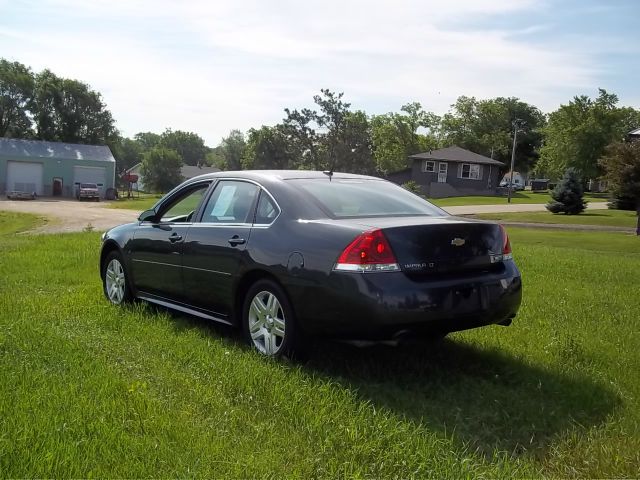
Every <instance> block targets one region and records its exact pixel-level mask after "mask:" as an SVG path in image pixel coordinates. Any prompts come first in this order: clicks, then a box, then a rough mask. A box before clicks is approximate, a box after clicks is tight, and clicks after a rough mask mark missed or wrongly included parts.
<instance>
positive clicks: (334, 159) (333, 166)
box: [322, 148, 336, 181]
mask: <svg viewBox="0 0 640 480" xmlns="http://www.w3.org/2000/svg"><path fill="white" fill-rule="evenodd" d="M331 153H332V155H331V156H332V157H333V161H332V162H331V166H330V167H329V170H324V171H323V172H322V173H324V174H325V175H326V176H327V177H329V181H331V178H332V177H333V169H334V168H335V166H336V157H335V155H333V148H332V149H331Z"/></svg>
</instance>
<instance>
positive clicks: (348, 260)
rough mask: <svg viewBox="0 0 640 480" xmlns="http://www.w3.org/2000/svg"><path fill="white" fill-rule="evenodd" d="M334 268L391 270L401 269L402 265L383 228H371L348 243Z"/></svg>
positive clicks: (375, 270)
mask: <svg viewBox="0 0 640 480" xmlns="http://www.w3.org/2000/svg"><path fill="white" fill-rule="evenodd" d="M334 270H347V271H356V272H390V271H396V270H400V267H399V266H398V262H397V261H396V256H395V255H394V254H393V251H392V250H391V245H389V242H388V241H387V239H386V238H385V236H384V234H383V233H382V230H371V231H369V232H364V233H363V234H361V235H358V237H356V239H355V240H354V241H353V242H351V243H350V244H349V245H347V248H345V249H344V251H343V252H342V253H341V254H340V257H338V261H337V262H336V266H335V267H334Z"/></svg>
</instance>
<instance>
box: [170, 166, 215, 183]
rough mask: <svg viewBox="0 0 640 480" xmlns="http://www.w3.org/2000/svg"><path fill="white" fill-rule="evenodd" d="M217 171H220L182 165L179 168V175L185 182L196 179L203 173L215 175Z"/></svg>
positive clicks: (212, 168)
mask: <svg viewBox="0 0 640 480" xmlns="http://www.w3.org/2000/svg"><path fill="white" fill-rule="evenodd" d="M219 171H220V169H219V168H216V167H198V166H197V165H183V166H182V167H181V168H180V173H181V174H182V176H183V177H184V178H185V180H188V179H189V178H193V177H197V176H198V175H204V174H205V173H215V172H219Z"/></svg>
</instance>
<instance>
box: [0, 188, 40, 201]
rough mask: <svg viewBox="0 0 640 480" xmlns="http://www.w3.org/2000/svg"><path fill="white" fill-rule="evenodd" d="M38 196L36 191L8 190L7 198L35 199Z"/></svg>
mask: <svg viewBox="0 0 640 480" xmlns="http://www.w3.org/2000/svg"><path fill="white" fill-rule="evenodd" d="M36 197H37V195H36V192H22V191H19V190H12V191H10V192H7V198H8V199H10V200H35V198H36Z"/></svg>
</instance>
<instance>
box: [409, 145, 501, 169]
mask: <svg viewBox="0 0 640 480" xmlns="http://www.w3.org/2000/svg"><path fill="white" fill-rule="evenodd" d="M409 158H412V159H414V160H444V161H447V162H459V163H480V164H484V165H499V166H504V163H502V162H499V161H498V160H493V159H492V158H489V157H485V156H484V155H478V154H477V153H473V152H472V151H470V150H465V149H464V148H460V147H458V146H457V145H453V146H451V147H447V148H441V149H440V150H433V151H431V152H424V153H416V154H415V155H411V156H410V157H409Z"/></svg>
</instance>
